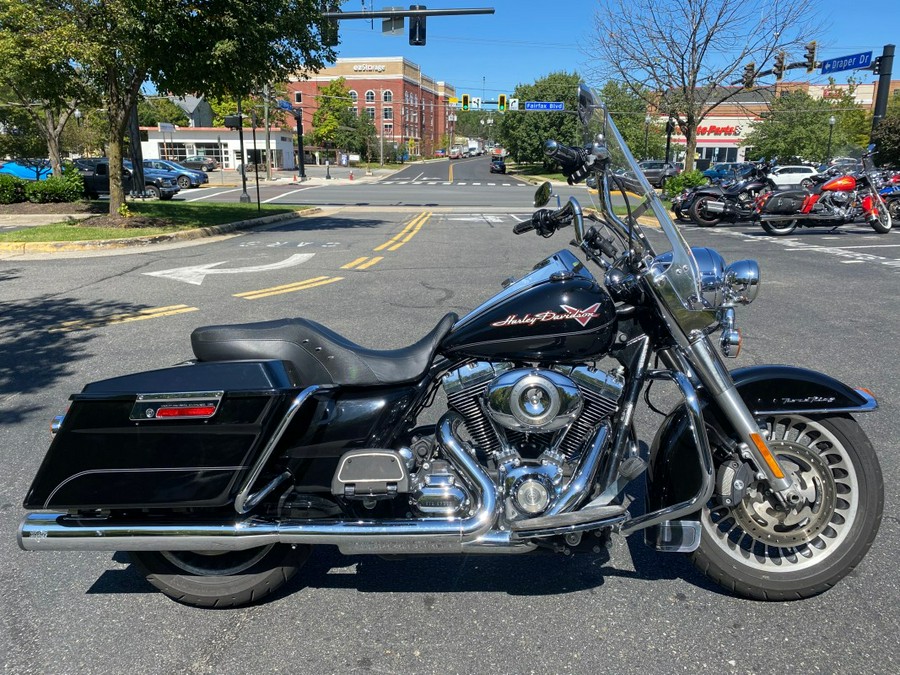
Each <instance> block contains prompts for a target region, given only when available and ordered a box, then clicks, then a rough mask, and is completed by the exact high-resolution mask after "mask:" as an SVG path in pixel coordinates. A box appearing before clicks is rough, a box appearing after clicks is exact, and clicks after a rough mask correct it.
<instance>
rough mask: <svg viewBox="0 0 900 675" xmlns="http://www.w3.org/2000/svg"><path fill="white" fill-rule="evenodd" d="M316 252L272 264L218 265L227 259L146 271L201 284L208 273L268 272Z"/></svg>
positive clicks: (306, 258)
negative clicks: (220, 267) (249, 265)
mask: <svg viewBox="0 0 900 675" xmlns="http://www.w3.org/2000/svg"><path fill="white" fill-rule="evenodd" d="M314 255H315V253H295V254H294V255H292V256H291V257H289V258H288V259H287V260H282V261H281V262H277V263H272V264H271V265H254V266H252V267H230V268H227V269H224V270H223V269H218V265H224V264H225V263H227V262H228V261H227V260H223V261H222V262H216V263H209V264H207V265H192V266H191V267H176V268H174V269H171V270H160V271H159V272H144V274H146V275H147V276H150V277H165V278H168V279H175V281H183V282H185V283H186V284H194V285H195V286H199V285H200V284H202V283H203V279H204V277H206V276H207V275H208V274H249V273H252V272H268V271H270V270H280V269H284V268H285V267H293V266H294V265H299V264H301V263H305V262H306V261H307V260H309V259H310V258H312V257H313V256H314Z"/></svg>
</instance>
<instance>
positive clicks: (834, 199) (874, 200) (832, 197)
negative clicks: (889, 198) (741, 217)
mask: <svg viewBox="0 0 900 675" xmlns="http://www.w3.org/2000/svg"><path fill="white" fill-rule="evenodd" d="M874 149H875V146H874V145H870V146H869V148H868V151H867V152H866V153H865V154H864V155H863V158H862V162H863V169H862V171H860V172H858V173H855V174H853V173H848V174H843V175H840V174H839V175H836V176H834V177H831V178H828V179H827V180H825V182H823V183H820V184H818V185H817V186H816V187H814V188H812V189H811V191H806V190H781V191H777V192H770V193H768V194H764V195H761V196H760V197H759V198H758V199H757V200H756V206H755V208H754V211H753V220H755V221H757V222H759V224H760V225H762V228H763V229H764V230H765V231H766V232H768V233H769V234H771V235H774V236H786V235H789V234H791V233H793V232H794V230H796V229H797V228H798V227H822V226H831V227H833V228H836V227H840V226H841V225H846V224H848V223H853V222H856V221H858V220H860V219H861V218H864V219H865V220H866V222H868V223H869V225H870V226H871V227H872V229H873V230H875V231H876V232H878V233H879V234H887V233H888V232H890V231H891V227H892V225H893V219H892V217H891V212H890V210H889V209H888V205H887V204H886V203H885V201H884V199H883V197H882V196H881V194H879V181H878V178H877V176H876V175H875V171H874V168H873V167H872V162H871V157H872V154H873V152H874Z"/></svg>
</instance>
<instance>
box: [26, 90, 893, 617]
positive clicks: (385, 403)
mask: <svg viewBox="0 0 900 675" xmlns="http://www.w3.org/2000/svg"><path fill="white" fill-rule="evenodd" d="M578 113H579V117H580V119H581V122H582V124H583V129H584V140H585V142H586V143H585V144H584V145H578V146H574V147H569V146H564V145H560V144H558V143H556V142H553V141H549V142H548V143H547V145H546V150H547V154H548V156H550V157H552V158H554V159H556V160H557V161H558V162H559V163H560V164H561V166H562V169H563V171H564V173H565V174H566V175H567V176H568V177H569V179H570V181H571V182H573V183H574V182H578V181H581V180H583V179H586V178H589V179H590V180H589V184H591V185H594V186H596V187H597V188H598V189H597V195H596V198H597V203H598V209H597V212H596V213H592V214H591V215H585V214H584V213H583V212H582V209H581V207H580V206H579V204H578V202H577V201H576V200H575V199H574V198H570V199H569V201H568V203H566V204H565V205H563V206H562V207H561V208H557V209H555V210H551V209H547V208H540V209H539V210H538V211H537V212H536V213H534V215H533V217H532V218H531V219H530V220H528V221H526V222H523V223H520V224H518V225H516V226H515V230H514V231H515V233H516V234H523V233H525V232H529V231H535V232H537V233H538V234H539V235H541V236H543V237H549V236H551V235H553V234H554V233H555V232H556V231H557V230H558V229H561V228H563V227H565V226H572V227H573V230H574V240H573V244H574V246H575V247H576V249H577V250H578V251H580V252H581V254H583V256H584V257H585V258H586V259H587V261H589V262H590V263H592V264H594V265H596V267H597V268H598V269H599V270H600V271H601V272H602V277H601V279H597V278H595V277H594V276H593V275H592V274H591V272H590V271H589V270H588V267H587V266H586V264H585V262H583V261H582V260H580V259H579V258H578V257H576V256H575V255H573V254H572V253H571V252H569V251H567V250H562V251H559V252H557V253H554V254H553V255H551V256H550V257H549V258H547V259H545V260H543V261H541V262H540V263H538V264H537V265H536V266H535V267H534V269H533V270H532V271H530V272H529V273H527V274H526V275H525V276H523V277H522V278H521V279H519V280H517V281H513V282H510V283H509V284H507V285H506V286H505V288H503V290H501V291H500V292H499V293H498V294H497V295H495V296H494V297H493V298H491V299H490V300H487V301H486V302H485V303H484V304H483V305H481V306H480V307H477V308H476V309H474V310H473V311H472V312H470V313H469V314H467V315H466V316H464V317H463V318H461V319H459V318H457V317H456V316H455V315H454V314H448V315H447V316H445V317H444V318H443V319H442V320H441V321H440V322H439V323H438V325H437V326H435V328H434V329H433V330H432V331H431V332H430V333H429V334H428V335H426V336H425V337H423V338H422V339H421V340H419V341H418V342H416V343H414V344H412V345H410V346H409V347H406V348H404V349H396V350H390V351H374V350H371V349H366V348H363V347H360V346H358V345H356V344H353V343H352V342H350V341H349V340H347V339H346V338H343V337H341V336H340V335H338V334H337V333H335V332H333V331H331V330H329V329H328V328H326V327H324V326H322V325H320V324H317V323H315V322H313V321H309V320H306V319H299V318H298V319H283V320H278V321H268V322H264V323H254V324H238V325H227V326H207V327H203V328H198V329H197V330H195V331H194V332H193V334H192V336H191V342H192V346H193V349H194V353H195V355H196V357H197V359H196V361H195V362H192V363H190V364H184V365H177V366H174V367H168V368H162V369H160V370H154V371H150V372H143V373H136V374H132V375H123V376H121V377H116V378H113V379H108V380H103V381H100V382H94V383H92V384H88V385H87V386H86V387H85V388H84V389H83V390H82V391H81V393H79V394H75V395H74V396H72V398H71V405H70V407H69V409H68V412H67V413H66V415H65V416H64V417H62V418H60V419H58V420H57V421H56V422H55V424H54V432H55V436H54V439H53V442H52V444H51V446H50V449H49V451H48V453H47V455H46V457H45V459H44V461H43V464H42V465H41V467H40V470H39V471H38V474H37V476H36V477H35V479H34V481H33V483H32V485H31V487H30V489H29V491H28V494H27V496H26V497H25V507H26V508H27V509H30V510H32V511H35V512H34V513H30V514H28V515H27V516H26V517H25V519H24V521H23V522H22V524H21V527H20V530H19V544H20V546H21V547H22V548H24V549H26V550H30V551H47V550H69V551H71V550H83V551H101V550H102V551H109V550H121V551H128V552H130V555H131V559H132V560H133V561H134V566H135V568H136V569H138V570H139V571H140V572H141V573H142V574H144V575H145V576H146V578H147V579H148V580H149V581H150V583H152V584H154V585H155V586H156V587H157V588H159V589H160V590H162V591H163V592H164V593H166V594H167V595H169V596H171V597H172V598H174V599H175V600H177V601H179V602H183V603H188V604H192V605H200V606H215V607H224V606H235V605H240V604H244V603H249V602H253V601H256V600H259V599H260V598H262V597H264V596H265V595H267V594H269V593H271V592H272V591H273V590H274V589H275V588H277V587H278V586H280V585H281V584H282V583H284V582H285V580H287V579H289V578H290V577H291V576H292V575H293V574H295V573H296V572H297V570H298V569H299V568H300V567H301V566H302V565H303V563H304V561H305V560H306V558H307V556H308V555H309V553H310V548H311V547H312V546H313V545H314V544H331V545H336V546H337V547H338V548H339V550H340V551H342V552H343V553H346V554H380V555H386V554H417V553H418V554H429V555H434V554H451V553H454V554H460V553H462V554H479V553H480V554H492V555H495V554H520V555H527V554H531V553H536V552H542V551H543V552H547V551H550V552H556V553H561V554H573V553H579V554H584V555H596V554H597V553H598V552H599V551H601V550H602V548H603V545H604V543H605V540H606V539H607V537H608V536H609V535H610V533H612V532H618V533H620V534H622V535H629V534H632V533H636V532H642V533H643V536H644V540H645V542H646V543H647V544H648V545H649V546H651V547H652V548H654V549H656V550H658V551H665V552H685V553H691V554H692V556H693V560H694V562H695V563H696V565H697V567H698V568H699V569H700V570H701V571H702V572H703V573H704V574H706V575H708V576H709V577H710V578H712V579H714V580H715V581H717V582H718V583H720V584H722V585H723V586H724V587H726V588H727V589H728V590H729V591H733V592H735V593H737V594H739V595H743V596H747V597H751V598H758V599H764V600H789V599H797V598H803V597H808V596H811V595H815V594H817V593H820V592H822V591H825V590H826V589H828V588H829V587H831V586H832V585H833V584H835V583H836V582H837V581H838V580H839V579H840V578H841V577H843V576H844V575H845V574H847V573H848V572H849V571H850V570H851V569H853V567H854V566H855V565H856V564H858V563H859V561H860V560H861V559H862V557H863V556H864V555H865V553H866V551H867V550H868V548H869V546H870V544H871V543H872V540H873V538H874V537H875V534H876V532H877V530H878V526H879V523H880V520H881V513H882V507H883V503H884V496H883V486H882V478H881V471H880V468H879V464H878V459H877V456H876V454H875V452H874V450H873V448H872V445H871V444H870V442H869V440H868V439H867V438H866V435H865V433H864V432H863V430H862V429H861V428H860V426H859V425H858V423H857V422H856V421H855V420H854V419H853V417H851V414H853V413H861V412H866V411H870V410H874V409H875V408H876V407H877V406H876V402H875V399H874V398H873V397H872V395H871V394H870V393H869V392H868V391H867V390H864V389H854V388H851V387H849V386H847V385H845V384H842V383H841V382H838V381H837V380H834V379H832V378H830V377H828V376H827V375H823V374H821V373H818V372H813V371H810V370H805V369H801V368H793V367H789V366H753V367H749V368H742V369H739V370H735V371H734V372H729V371H728V369H727V368H726V367H725V362H724V361H723V358H722V354H724V355H725V356H736V355H737V353H738V351H739V350H740V347H741V336H740V332H739V331H738V329H737V328H736V326H735V308H736V307H737V306H738V305H743V304H747V303H750V302H751V301H752V300H753V299H754V297H755V296H756V294H757V291H758V288H759V282H760V276H759V268H758V266H757V264H756V263H755V262H753V261H750V260H743V261H737V262H733V263H731V264H730V265H726V264H725V261H724V260H723V259H722V257H721V256H720V255H719V254H718V253H716V252H715V251H713V250H712V249H708V248H695V249H691V248H689V247H688V245H687V244H686V243H685V241H684V239H683V238H682V236H681V234H680V232H679V230H678V228H677V227H675V226H674V224H673V223H672V221H671V220H670V219H669V217H668V216H667V214H666V212H665V210H664V208H663V206H662V204H661V203H660V201H659V200H658V198H657V196H656V193H655V191H654V190H653V189H652V188H651V187H650V185H649V184H648V183H647V181H646V179H645V178H644V177H643V176H642V175H641V172H640V170H639V168H638V166H637V162H636V161H635V160H634V158H633V157H632V155H631V153H630V151H629V150H628V148H627V147H626V146H625V144H624V142H623V141H622V137H621V135H620V134H619V131H618V130H617V129H616V127H615V125H614V124H613V121H612V119H611V118H610V117H609V116H608V114H607V112H606V110H605V108H604V107H603V106H602V105H601V104H600V103H599V102H598V100H597V99H596V98H595V96H594V95H593V93H592V92H591V91H589V90H588V89H585V88H580V89H579V93H578ZM614 193H615V194H616V195H618V197H617V199H618V198H621V200H623V201H624V203H625V205H626V210H627V211H628V213H627V215H624V216H619V215H617V210H618V207H617V208H616V209H613V205H612V200H613V194H614ZM550 196H551V195H550V187H549V184H545V185H544V186H542V187H541V189H539V190H538V194H537V195H536V200H535V202H536V203H535V206H538V207H542V206H544V205H545V204H547V202H548V200H549V199H550ZM639 222H640V223H642V224H653V225H654V226H658V227H659V231H658V233H656V234H654V237H657V236H658V237H659V239H658V241H663V242H665V245H664V247H663V248H664V249H668V250H660V251H657V250H656V247H655V245H652V244H651V242H650V240H649V239H648V238H647V237H646V236H645V234H644V232H643V231H642V229H641V226H640V225H639V224H638V223H639ZM663 237H664V238H665V239H663ZM718 330H721V337H720V338H719V340H718V341H717V342H718V344H716V340H714V338H713V337H712V335H713V333H714V332H715V331H718ZM720 352H721V353H720ZM658 381H664V382H668V383H670V385H671V390H672V395H673V396H675V397H676V404H675V405H674V407H673V408H672V410H671V411H670V412H669V413H668V414H666V415H665V417H664V419H663V420H662V421H661V424H660V426H659V430H658V432H657V434H656V438H655V439H653V441H652V443H651V444H650V445H649V446H648V445H646V444H644V443H642V442H641V441H640V440H639V438H638V437H637V434H636V431H635V425H634V420H635V409H636V406H637V405H638V403H639V402H640V397H641V394H642V393H646V392H647V391H648V389H649V387H650V386H651V385H652V384H653V383H654V382H658ZM441 390H442V392H443V396H444V397H445V398H446V402H447V410H446V411H445V412H444V413H443V415H442V416H441V417H440V419H439V421H438V422H437V423H436V424H423V423H420V422H418V421H417V420H418V419H420V418H423V417H426V416H425V415H423V412H425V411H426V409H428V408H429V406H431V405H433V404H434V401H435V400H436V397H437V395H438V393H439V392H440V391H441ZM632 481H644V482H645V485H644V486H643V488H641V489H642V490H643V491H644V492H645V494H646V503H645V504H644V508H640V505H635V504H630V503H628V501H627V500H626V499H625V498H624V494H625V493H624V491H625V489H626V488H627V487H628V486H629V484H631V483H632Z"/></svg>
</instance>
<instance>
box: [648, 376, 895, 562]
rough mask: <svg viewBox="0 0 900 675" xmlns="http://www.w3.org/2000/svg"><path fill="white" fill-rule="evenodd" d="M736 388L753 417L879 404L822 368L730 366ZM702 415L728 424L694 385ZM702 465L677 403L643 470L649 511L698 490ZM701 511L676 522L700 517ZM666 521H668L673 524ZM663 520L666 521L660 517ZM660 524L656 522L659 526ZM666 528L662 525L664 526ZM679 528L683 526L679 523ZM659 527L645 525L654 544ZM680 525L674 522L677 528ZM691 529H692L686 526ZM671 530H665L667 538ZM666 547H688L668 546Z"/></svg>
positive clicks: (714, 422)
mask: <svg viewBox="0 0 900 675" xmlns="http://www.w3.org/2000/svg"><path fill="white" fill-rule="evenodd" d="M731 376H732V378H733V379H734V382H735V385H736V386H737V390H738V393H739V394H740V395H741V398H742V399H743V400H744V402H745V403H746V404H747V407H748V408H749V409H750V411H751V412H752V413H753V415H754V416H755V417H765V416H768V415H773V414H789V413H800V414H803V415H820V414H840V413H851V412H869V411H871V410H875V409H876V408H877V407H878V403H877V402H876V401H875V397H874V396H872V394H871V393H869V392H868V391H866V390H862V389H854V388H852V387H850V386H848V385H846V384H844V383H843V382H840V381H839V380H836V379H834V378H833V377H829V376H828V375H825V374H823V373H819V372H816V371H813V370H807V369H805V368H796V367H793V366H751V367H749V368H740V369H738V370H734V371H732V372H731ZM698 396H699V398H700V405H701V409H702V410H703V416H704V420H705V421H706V422H707V423H708V424H711V425H713V426H718V427H720V428H721V429H723V430H727V429H728V426H727V424H726V422H725V421H724V416H723V415H722V414H721V412H720V411H719V409H718V407H717V406H716V405H715V404H714V403H713V402H712V401H711V399H709V397H708V395H707V393H706V392H705V391H703V390H698ZM702 475H703V471H702V468H701V464H700V457H699V452H698V449H697V448H696V447H695V444H694V440H693V436H692V434H691V430H690V426H689V424H688V416H687V413H686V411H685V409H684V406H678V407H677V408H675V409H674V410H673V411H672V412H671V413H669V415H668V417H666V419H665V420H664V421H663V423H662V425H661V426H660V428H659V431H658V432H657V434H656V438H655V439H654V441H653V445H652V446H651V448H650V466H649V469H648V471H647V511H648V512H650V511H655V510H657V509H661V508H664V507H666V506H670V505H672V504H677V503H679V502H681V501H684V500H685V499H689V498H690V497H691V496H692V495H695V494H697V492H698V491H699V490H700V487H701V480H702ZM699 519H700V514H699V512H697V513H695V514H692V515H690V516H685V517H684V518H682V519H680V522H681V523H683V522H684V521H694V522H699ZM671 525H672V524H670V525H669V526H668V527H669V528H670V529H671ZM663 526H666V524H665V523H664V524H663ZM663 526H657V527H659V528H663ZM663 529H664V528H663ZM682 529H683V526H682ZM660 531H661V530H658V529H657V528H647V531H646V534H645V537H646V541H647V542H648V543H650V544H651V545H654V546H656V547H657V548H663V547H661V546H659V542H660V541H661V537H660ZM677 531H678V529H677V528H676V532H677ZM685 531H686V532H693V530H690V529H688V530H685ZM671 535H672V532H671V531H669V532H667V536H668V538H669V540H671ZM665 550H691V549H690V548H673V547H670V548H667V549H665Z"/></svg>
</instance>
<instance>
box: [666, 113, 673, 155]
mask: <svg viewBox="0 0 900 675" xmlns="http://www.w3.org/2000/svg"><path fill="white" fill-rule="evenodd" d="M674 132H675V120H673V119H672V118H671V117H670V118H669V121H668V122H666V163H667V164H668V162H669V157H671V151H672V134H673V133H674Z"/></svg>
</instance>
